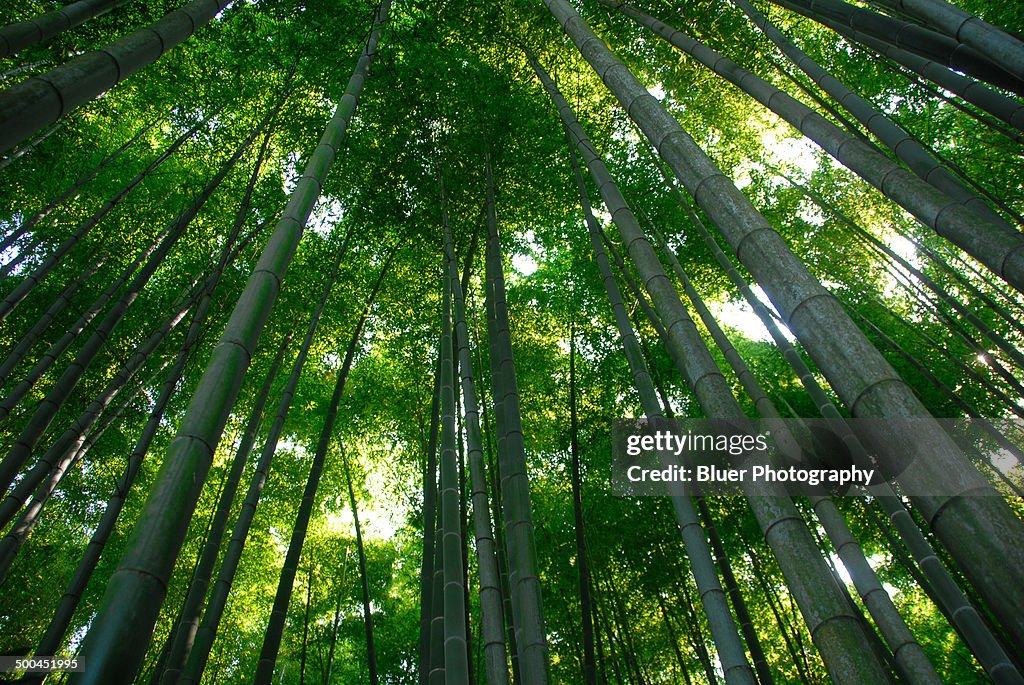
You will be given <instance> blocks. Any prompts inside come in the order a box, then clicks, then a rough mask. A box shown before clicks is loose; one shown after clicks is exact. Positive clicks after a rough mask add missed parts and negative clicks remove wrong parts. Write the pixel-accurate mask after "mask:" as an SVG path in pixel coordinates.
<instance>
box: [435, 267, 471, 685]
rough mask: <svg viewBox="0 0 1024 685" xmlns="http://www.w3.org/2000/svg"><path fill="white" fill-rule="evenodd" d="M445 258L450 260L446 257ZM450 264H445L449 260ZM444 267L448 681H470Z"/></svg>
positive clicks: (441, 466) (442, 488) (442, 492)
mask: <svg viewBox="0 0 1024 685" xmlns="http://www.w3.org/2000/svg"><path fill="white" fill-rule="evenodd" d="M446 261H447V260H446ZM446 266H447V264H446ZM447 271H448V269H447V268H446V269H445V276H444V277H443V278H442V279H441V280H442V287H443V294H442V304H441V385H440V392H441V395H440V397H441V452H440V455H439V456H438V470H439V472H440V484H439V488H438V498H439V500H440V512H439V513H440V523H441V525H440V531H441V547H440V552H441V574H442V576H441V577H442V582H443V585H442V588H443V589H442V601H443V603H444V604H443V611H442V616H443V630H444V682H445V685H448V684H449V683H453V684H455V685H466V684H468V683H469V682H470V680H469V662H468V654H467V650H466V604H465V589H464V586H465V582H466V581H465V577H464V575H463V567H462V516H461V514H460V511H459V501H460V500H461V499H462V492H461V487H460V484H459V465H458V463H457V460H458V455H457V454H456V444H455V443H456V440H457V437H456V434H455V379H454V372H455V365H454V361H455V359H454V350H453V344H452V292H451V279H450V278H449V277H448V274H447Z"/></svg>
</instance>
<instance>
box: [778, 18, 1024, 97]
mask: <svg viewBox="0 0 1024 685" xmlns="http://www.w3.org/2000/svg"><path fill="white" fill-rule="evenodd" d="M771 1H772V2H773V3H775V4H776V5H780V6H782V7H785V8H786V9H789V10H792V11H794V12H798V13H800V14H802V15H804V16H805V17H808V18H810V19H814V20H816V21H820V19H828V20H831V21H835V22H838V23H841V24H843V25H844V26H848V27H849V28H851V29H853V30H855V31H861V32H863V33H866V34H868V35H870V36H873V37H875V38H877V39H878V40H882V41H885V42H886V43H889V44H890V45H895V46H896V47H898V48H903V49H905V50H907V51H908V52H912V53H915V54H918V55H920V56H922V57H925V58H927V59H932V60H935V61H937V62H940V63H942V64H945V65H947V66H949V67H951V68H953V69H956V70H957V71H960V72H963V73H965V74H969V75H971V76H973V77H974V78H977V79H981V80H983V81H987V82H989V83H991V84H993V85H996V86H999V87H1000V88H1006V89H1007V90H1012V91H1014V92H1015V93H1017V94H1018V95H1021V94H1024V79H1022V77H1021V76H1019V75H1015V74H1012V73H1010V72H1008V71H1007V70H1006V69H1004V68H1003V65H1002V64H996V63H994V62H992V61H991V60H989V58H988V57H986V56H985V55H983V54H981V53H980V52H978V51H977V50H975V49H974V48H972V47H970V46H968V45H965V44H963V43H961V42H959V41H958V40H957V39H955V38H951V37H949V36H946V35H944V34H942V33H938V32H936V31H932V30H931V29H928V28H925V27H923V26H919V25H917V24H912V23H910V22H906V21H902V20H900V19H895V18H893V17H888V16H886V15H884V14H879V13H877V12H874V11H872V10H869V9H865V8H862V7H855V6H853V5H850V4H847V3H845V2H842V1H841V0H771Z"/></svg>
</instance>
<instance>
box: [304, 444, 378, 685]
mask: <svg viewBox="0 0 1024 685" xmlns="http://www.w3.org/2000/svg"><path fill="white" fill-rule="evenodd" d="M338 451H339V452H340V453H341V466H342V470H343V471H344V472H345V486H346V489H347V490H348V505H349V508H351V509H352V523H353V527H354V528H355V531H356V556H357V558H358V560H359V584H360V586H361V589H362V592H363V632H364V634H365V635H366V664H367V667H368V670H369V672H370V683H371V685H377V683H378V682H380V680H379V678H378V676H377V647H376V645H375V643H374V641H373V612H372V611H371V608H370V579H369V576H368V574H367V572H366V549H365V548H364V547H363V529H362V527H361V526H360V525H359V505H358V503H357V502H356V491H355V489H354V488H353V487H352V474H351V473H350V471H349V465H348V455H347V454H346V452H345V445H344V444H343V443H342V442H341V441H339V442H338ZM306 622H307V624H308V622H309V604H308V601H307V604H306ZM303 654H305V653H303ZM300 685H301V678H300Z"/></svg>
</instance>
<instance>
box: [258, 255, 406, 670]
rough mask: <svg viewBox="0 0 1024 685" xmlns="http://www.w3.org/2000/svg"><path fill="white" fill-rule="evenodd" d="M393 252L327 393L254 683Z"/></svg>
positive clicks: (270, 660) (265, 660) (270, 662)
mask: <svg viewBox="0 0 1024 685" xmlns="http://www.w3.org/2000/svg"><path fill="white" fill-rule="evenodd" d="M394 254H395V253H394V252H392V253H391V255H389V256H388V257H387V258H386V259H385V260H384V264H383V265H382V266H381V270H380V274H379V275H378V276H377V281H376V283H374V285H373V288H372V289H371V290H370V293H369V295H368V296H367V298H366V304H365V305H364V307H363V311H362V313H361V315H360V317H359V320H358V321H357V322H356V326H355V329H354V330H353V332H352V338H351V340H350V341H349V344H348V349H347V350H345V357H344V359H343V361H342V363H341V366H340V367H339V368H338V373H337V376H336V378H335V381H334V392H333V393H332V394H331V399H330V403H329V404H328V406H327V414H326V417H325V418H324V425H323V428H322V430H321V431H320V439H319V440H318V441H317V446H316V451H315V452H314V454H313V460H312V463H311V464H310V467H309V475H308V476H307V478H306V486H305V488H304V489H303V492H302V500H301V501H300V503H299V509H298V512H297V513H296V514H295V526H294V527H293V528H292V534H291V538H290V540H289V541H288V552H287V553H286V554H285V559H284V564H283V565H282V566H281V575H280V578H279V579H278V583H277V594H276V596H275V597H274V606H273V608H272V609H271V612H270V621H269V622H268V624H267V629H266V632H265V634H264V637H263V646H262V648H261V649H260V658H259V661H258V662H257V664H256V673H255V675H254V676H253V682H254V683H255V684H256V685H270V682H271V679H272V677H273V675H274V664H275V662H276V661H277V652H278V650H279V649H280V648H281V638H282V637H283V635H284V624H285V620H286V619H287V618H288V604H289V603H290V602H291V595H292V589H293V585H294V582H295V574H296V573H297V572H298V569H299V560H300V558H301V557H302V548H303V546H304V545H305V542H306V533H307V532H308V530H309V522H310V520H311V519H312V516H313V507H314V505H315V504H316V493H317V490H318V489H319V486H320V479H321V477H322V475H323V470H324V465H325V464H326V462H327V452H328V449H329V448H330V446H331V439H332V438H333V437H334V424H335V422H336V421H337V418H338V409H339V408H340V406H341V396H342V394H343V393H344V391H345V381H347V380H348V373H349V370H350V369H351V368H352V360H353V359H355V355H356V351H357V350H358V349H359V340H360V338H361V337H362V333H363V327H364V326H365V325H366V320H367V318H368V317H369V316H370V312H371V311H372V309H373V304H374V301H375V300H376V297H377V294H378V293H379V292H380V288H381V285H383V283H384V277H385V276H386V275H387V272H388V267H389V266H390V265H391V259H392V258H393V256H394ZM339 263H340V256H339ZM332 281H333V279H332ZM370 682H371V685H377V670H376V664H375V663H371V664H370Z"/></svg>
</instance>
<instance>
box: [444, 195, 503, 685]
mask: <svg viewBox="0 0 1024 685" xmlns="http://www.w3.org/2000/svg"><path fill="white" fill-rule="evenodd" d="M442 213H443V214H442V217H443V218H442V223H443V225H444V251H445V256H446V261H447V272H448V281H449V283H450V285H449V288H451V292H452V304H453V313H454V324H453V331H452V332H453V335H454V337H455V340H456V342H457V347H458V359H459V376H460V377H461V382H462V398H463V407H464V413H463V425H464V427H465V431H466V443H467V448H468V449H467V452H468V454H467V457H468V461H469V478H470V497H471V499H472V504H473V532H474V536H475V542H476V553H477V570H478V573H479V579H480V633H481V639H482V641H483V651H484V662H485V672H486V674H487V683H488V685H507V684H508V682H509V673H508V655H507V653H506V652H505V620H504V617H503V616H502V596H501V588H500V581H499V576H498V562H497V558H496V553H495V544H494V533H493V532H492V529H491V512H490V508H489V505H488V502H487V477H486V475H485V474H484V464H483V438H482V433H481V430H480V410H479V407H478V404H477V396H476V383H475V381H474V379H473V356H472V352H471V351H470V348H469V328H468V326H467V325H466V300H465V297H464V296H463V290H462V283H461V282H460V280H459V270H458V264H457V262H456V258H455V247H454V245H453V244H452V236H451V228H450V226H449V224H448V213H447V210H446V209H444V208H442ZM469 258H470V256H469V255H467V263H468V260H469Z"/></svg>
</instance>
